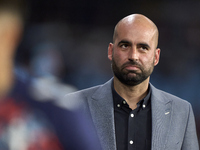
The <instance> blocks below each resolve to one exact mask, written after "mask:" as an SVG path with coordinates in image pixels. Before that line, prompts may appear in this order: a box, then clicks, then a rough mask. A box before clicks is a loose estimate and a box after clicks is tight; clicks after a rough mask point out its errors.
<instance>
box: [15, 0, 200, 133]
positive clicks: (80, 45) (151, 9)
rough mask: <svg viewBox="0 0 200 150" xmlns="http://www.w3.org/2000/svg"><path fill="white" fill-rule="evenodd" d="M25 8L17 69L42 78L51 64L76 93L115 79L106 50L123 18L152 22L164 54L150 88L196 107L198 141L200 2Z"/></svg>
mask: <svg viewBox="0 0 200 150" xmlns="http://www.w3.org/2000/svg"><path fill="white" fill-rule="evenodd" d="M27 2H28V3H27V10H26V16H25V18H26V21H25V31H24V36H23V39H22V41H21V44H20V46H19V48H18V52H17V57H16V62H17V63H16V64H17V65H16V66H17V67H21V66H23V67H24V68H26V69H27V70H28V72H29V73H30V74H31V75H32V76H41V75H44V74H45V71H47V70H45V69H44V68H48V67H45V64H48V65H49V68H50V70H51V71H50V72H51V73H52V74H53V75H55V76H56V77H58V78H59V79H60V80H61V82H62V83H64V84H70V85H73V86H75V87H76V88H77V89H83V88H87V87H90V86H94V85H97V84H102V83H104V82H105V81H107V80H109V79H110V78H111V77H112V72H111V67H110V62H109V60H108V59H107V47H108V44H109V42H112V34H113V29H114V26H115V25H116V23H117V22H118V21H119V20H120V19H121V18H123V17H125V16H127V15H129V14H132V13H140V14H144V15H145V16H147V17H148V18H150V19H151V20H152V21H153V22H154V23H155V24H156V25H157V26H158V29H159V31H160V37H159V48H161V58H160V63H159V64H158V66H156V67H155V70H154V73H153V75H152V77H151V83H152V84H153V85H155V86H156V87H157V88H160V89H162V90H165V91H167V92H169V93H172V94H175V95H177V96H179V97H181V98H183V99H186V100H187V101H189V102H190V103H191V104H192V106H193V109H194V113H195V118H196V123H197V129H198V134H199V135H200V108H199V107H200V85H199V84H200V69H199V65H200V59H199V56H200V1H198V0H196V1H195V0H165V1H164V0H159V1H147V0H140V1H136V0H95V1H94V0H28V1H27ZM48 51H49V52H48ZM47 55H48V56H49V57H47ZM38 58H40V59H38ZM54 63H55V64H57V65H54ZM39 66H43V68H42V67H39ZM52 68H53V69H52ZM43 72H44V73H43Z"/></svg>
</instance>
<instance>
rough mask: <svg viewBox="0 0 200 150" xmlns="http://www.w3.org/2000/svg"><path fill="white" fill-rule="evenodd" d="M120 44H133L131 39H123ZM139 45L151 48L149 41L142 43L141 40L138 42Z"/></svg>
mask: <svg viewBox="0 0 200 150" xmlns="http://www.w3.org/2000/svg"><path fill="white" fill-rule="evenodd" d="M120 44H128V45H132V43H131V42H130V41H127V40H121V41H120V42H119V43H118V46H119V45H120ZM137 45H139V46H144V47H147V48H150V46H149V45H148V44H147V43H142V42H141V43H138V44H137Z"/></svg>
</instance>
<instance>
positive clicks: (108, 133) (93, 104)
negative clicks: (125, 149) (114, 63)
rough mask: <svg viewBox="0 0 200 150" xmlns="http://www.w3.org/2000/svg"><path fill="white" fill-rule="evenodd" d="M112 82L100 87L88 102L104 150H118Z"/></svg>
mask: <svg viewBox="0 0 200 150" xmlns="http://www.w3.org/2000/svg"><path fill="white" fill-rule="evenodd" d="M111 83H112V80H110V81H108V82H107V83H105V84H104V85H103V86H101V87H99V88H98V89H97V90H96V91H95V92H94V94H93V96H92V97H91V98H89V100H88V104H89V108H90V111H91V115H92V119H93V122H94V124H95V127H96V129H97V134H98V135H99V139H100V141H101V145H102V148H103V149H104V150H116V142H115V124H114V108H113V97H112V91H111Z"/></svg>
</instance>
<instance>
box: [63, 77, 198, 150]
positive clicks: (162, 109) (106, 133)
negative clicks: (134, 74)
mask: <svg viewBox="0 0 200 150" xmlns="http://www.w3.org/2000/svg"><path fill="white" fill-rule="evenodd" d="M112 80H113V79H111V80H109V81H108V82H106V83H105V84H103V85H99V86H95V87H92V88H88V89H85V90H81V91H78V92H75V93H72V94H68V95H66V97H65V105H71V103H74V104H79V106H81V109H82V110H83V111H84V112H85V113H87V114H88V115H90V116H91V118H92V120H93V122H94V126H95V128H96V131H97V134H98V137H99V139H100V142H101V145H102V148H103V150H116V139H115V124H114V108H113V97H112V90H111V84H112ZM150 86H151V89H152V95H151V106H152V148H151V149H152V150H199V146H198V140H197V134H196V127H195V121H194V115H193V110H192V107H191V105H190V104H189V103H188V102H187V101H185V100H182V99H180V98H178V97H176V96H174V95H171V94H169V93H166V92H164V91H161V90H158V89H156V88H155V87H154V86H153V85H152V84H150ZM79 109H80V108H79Z"/></svg>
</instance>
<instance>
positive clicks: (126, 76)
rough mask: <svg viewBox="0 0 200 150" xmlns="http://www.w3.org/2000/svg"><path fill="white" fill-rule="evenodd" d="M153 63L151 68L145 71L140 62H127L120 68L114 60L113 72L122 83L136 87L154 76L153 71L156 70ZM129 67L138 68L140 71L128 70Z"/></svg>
mask: <svg viewBox="0 0 200 150" xmlns="http://www.w3.org/2000/svg"><path fill="white" fill-rule="evenodd" d="M153 62H154V61H153ZM153 62H152V64H151V66H150V67H149V68H148V69H146V70H145V69H144V67H143V66H142V65H140V64H139V63H138V62H136V61H134V60H133V61H129V62H126V63H124V64H123V65H122V66H121V67H118V66H117V65H116V62H115V59H114V58H112V70H113V73H114V75H115V77H117V78H118V80H119V81H120V82H121V83H123V84H125V85H128V86H135V85H138V84H140V83H142V82H143V81H144V80H146V79H147V78H148V77H149V76H150V75H151V74H152V72H153V69H154V63H153ZM127 65H134V66H137V67H138V69H139V70H140V71H138V70H126V69H125V67H126V66H127Z"/></svg>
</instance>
